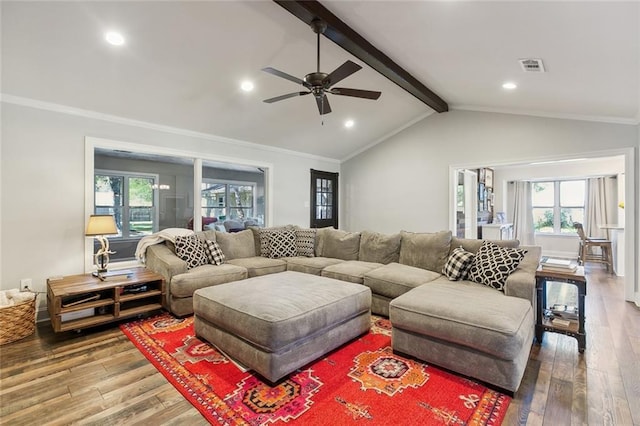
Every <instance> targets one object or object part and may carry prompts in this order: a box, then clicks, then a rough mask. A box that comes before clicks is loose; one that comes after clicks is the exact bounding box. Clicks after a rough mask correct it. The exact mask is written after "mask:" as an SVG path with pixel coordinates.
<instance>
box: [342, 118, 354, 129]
mask: <svg viewBox="0 0 640 426" xmlns="http://www.w3.org/2000/svg"><path fill="white" fill-rule="evenodd" d="M354 124H355V123H354V122H353V120H347V121H345V122H344V127H346V128H347V129H350V128H352V127H353V125H354Z"/></svg>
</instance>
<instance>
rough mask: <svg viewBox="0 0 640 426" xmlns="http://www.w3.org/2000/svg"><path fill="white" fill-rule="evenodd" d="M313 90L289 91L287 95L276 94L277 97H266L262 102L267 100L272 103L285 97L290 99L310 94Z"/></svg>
mask: <svg viewBox="0 0 640 426" xmlns="http://www.w3.org/2000/svg"><path fill="white" fill-rule="evenodd" d="M309 93H311V92H293V93H287V94H286V95H280V96H276V97H275V98H269V99H265V100H264V101H262V102H266V103H268V104H272V103H274V102H278V101H283V100H285V99H289V98H294V97H296V96H304V95H308V94H309Z"/></svg>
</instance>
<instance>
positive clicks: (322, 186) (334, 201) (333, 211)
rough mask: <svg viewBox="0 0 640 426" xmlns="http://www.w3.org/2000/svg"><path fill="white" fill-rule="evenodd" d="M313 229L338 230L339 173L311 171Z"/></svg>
mask: <svg viewBox="0 0 640 426" xmlns="http://www.w3.org/2000/svg"><path fill="white" fill-rule="evenodd" d="M310 226H311V227H312V228H324V227H327V226H333V227H334V228H336V229H337V228H338V173H331V172H323V171H320V170H313V169H311V225H310Z"/></svg>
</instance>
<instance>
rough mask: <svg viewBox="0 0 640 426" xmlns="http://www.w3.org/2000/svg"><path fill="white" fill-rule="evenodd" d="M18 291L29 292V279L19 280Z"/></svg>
mask: <svg viewBox="0 0 640 426" xmlns="http://www.w3.org/2000/svg"><path fill="white" fill-rule="evenodd" d="M20 290H21V291H27V290H31V278H23V279H21V280H20Z"/></svg>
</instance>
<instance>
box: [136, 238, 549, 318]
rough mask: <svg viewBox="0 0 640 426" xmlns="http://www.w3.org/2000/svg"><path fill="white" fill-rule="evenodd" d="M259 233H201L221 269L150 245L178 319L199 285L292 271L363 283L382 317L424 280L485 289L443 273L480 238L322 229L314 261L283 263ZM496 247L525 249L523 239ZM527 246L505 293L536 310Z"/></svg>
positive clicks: (531, 251)
mask: <svg viewBox="0 0 640 426" xmlns="http://www.w3.org/2000/svg"><path fill="white" fill-rule="evenodd" d="M263 231H264V230H263ZM259 232H260V230H258V229H257V228H253V229H248V230H244V231H241V232H237V233H224V232H219V231H202V232H197V233H196V235H198V236H199V237H200V238H202V239H210V240H213V241H217V242H218V244H219V246H220V248H221V249H222V252H223V253H224V254H225V256H226V263H225V264H223V265H219V266H215V265H202V266H198V267H196V268H192V269H188V268H187V263H186V262H185V261H183V260H182V259H180V258H179V257H177V256H176V254H175V248H174V247H173V244H171V243H168V242H167V243H161V244H156V245H153V246H150V247H149V248H147V252H146V266H147V267H148V268H149V269H152V270H154V271H156V272H158V273H160V274H161V275H163V276H164V278H165V281H166V283H167V303H166V306H167V308H168V309H169V310H170V311H171V312H173V313H174V314H175V315H178V316H184V315H189V314H192V313H193V299H192V297H193V292H194V291H195V290H197V289H199V288H205V287H209V286H212V285H217V284H222V283H227V282H231V281H238V280H242V279H245V278H248V277H255V276H259V275H265V274H272V273H276V272H283V271H287V270H289V271H298V272H305V273H308V274H314V275H322V276H326V277H331V278H336V279H339V280H342V281H349V282H354V283H358V284H364V285H366V286H368V287H369V288H371V291H372V293H373V304H372V307H371V311H372V312H373V313H374V314H378V315H384V316H388V315H389V303H390V302H391V300H393V299H394V298H396V297H398V296H400V295H402V294H404V293H406V292H408V291H410V290H412V289H413V288H415V287H419V286H421V285H423V284H426V283H430V282H434V283H435V282H439V283H443V284H445V285H457V284H460V283H465V284H467V285H470V286H472V287H474V286H482V284H477V283H472V282H469V281H453V282H452V281H449V280H448V279H447V277H445V276H444V275H443V274H442V268H443V266H444V264H445V262H446V261H447V258H448V257H449V254H450V253H451V251H452V250H453V249H454V248H456V247H460V246H462V247H463V248H464V249H465V250H467V251H470V252H473V253H475V252H477V251H478V249H479V248H480V246H481V244H482V240H469V239H461V238H457V237H452V236H451V232H450V231H440V232H434V233H413V232H406V231H401V232H400V233H397V234H394V235H384V234H380V233H376V232H370V231H362V232H345V231H342V230H336V229H333V228H322V229H318V230H317V235H316V238H315V250H314V251H315V255H314V256H313V257H302V256H296V257H283V258H268V257H263V256H261V252H260V251H261V245H260V240H259ZM495 243H497V244H498V245H501V246H505V247H518V246H519V243H518V241H517V240H506V241H495ZM522 248H525V249H527V254H526V255H525V257H524V259H523V260H522V262H521V263H520V265H519V266H518V268H517V269H516V271H515V272H513V273H512V274H511V275H509V277H508V278H507V283H506V285H505V288H504V294H505V295H507V296H515V297H519V298H523V299H526V300H528V301H529V302H530V303H531V305H532V306H533V307H535V270H536V268H537V267H538V264H539V261H540V254H541V251H540V247H537V246H529V247H524V246H523V247H522ZM482 287H484V286H482Z"/></svg>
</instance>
